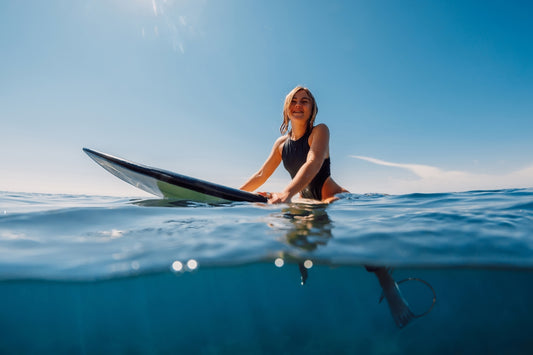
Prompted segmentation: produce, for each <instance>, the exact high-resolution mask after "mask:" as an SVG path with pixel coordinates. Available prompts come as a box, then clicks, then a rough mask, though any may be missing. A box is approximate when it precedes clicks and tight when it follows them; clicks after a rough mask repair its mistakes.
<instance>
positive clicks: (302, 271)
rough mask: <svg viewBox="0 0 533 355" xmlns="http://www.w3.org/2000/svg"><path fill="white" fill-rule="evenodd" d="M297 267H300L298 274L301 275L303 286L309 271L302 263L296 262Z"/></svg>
mask: <svg viewBox="0 0 533 355" xmlns="http://www.w3.org/2000/svg"><path fill="white" fill-rule="evenodd" d="M298 268H299V269H300V275H301V277H302V286H303V285H305V283H306V282H307V277H308V276H309V272H308V271H307V268H306V267H305V266H304V264H303V263H298Z"/></svg>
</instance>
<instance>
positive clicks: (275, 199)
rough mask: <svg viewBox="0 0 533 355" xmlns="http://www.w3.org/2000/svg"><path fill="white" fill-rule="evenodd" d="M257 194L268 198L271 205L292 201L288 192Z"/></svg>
mask: <svg viewBox="0 0 533 355" xmlns="http://www.w3.org/2000/svg"><path fill="white" fill-rule="evenodd" d="M257 194H258V195H261V196H263V197H266V199H267V200H268V203H269V204H276V203H285V202H288V201H290V200H291V198H290V195H289V194H288V193H286V192H274V193H271V192H258V193H257Z"/></svg>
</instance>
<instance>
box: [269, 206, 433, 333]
mask: <svg viewBox="0 0 533 355" xmlns="http://www.w3.org/2000/svg"><path fill="white" fill-rule="evenodd" d="M327 206H328V205H327V204H299V203H295V204H291V205H289V206H288V207H285V208H283V209H282V210H281V213H280V214H274V215H273V217H276V218H282V219H283V220H284V221H289V223H290V224H289V228H288V229H286V231H285V236H284V241H285V242H286V243H287V244H289V245H290V246H292V247H295V248H296V249H299V250H302V251H304V252H305V253H306V254H308V253H309V252H313V251H314V250H317V249H318V248H325V247H327V244H328V242H329V241H330V240H331V239H332V238H333V233H332V230H333V228H334V226H333V222H332V220H331V219H330V217H329V215H328V213H327ZM284 225H287V224H286V223H284ZM280 257H281V258H282V259H283V260H287V261H289V262H293V263H296V264H297V265H298V269H299V271H300V276H301V284H302V285H305V284H306V282H307V280H308V278H309V269H310V268H311V267H312V265H313V262H312V260H311V259H306V258H302V257H299V256H298V255H297V253H282V254H281V255H280ZM362 266H364V267H365V269H366V270H367V271H368V272H370V273H373V274H374V275H375V276H376V278H377V280H378V282H379V284H380V286H381V288H382V290H383V293H382V295H381V298H380V300H379V302H381V301H382V300H383V299H385V300H386V301H387V304H388V306H389V310H390V312H391V316H392V318H393V320H394V322H395V323H396V325H397V326H398V327H399V328H403V327H405V326H406V325H407V324H408V323H409V322H411V321H412V320H413V319H415V318H419V317H422V316H424V315H426V314H428V313H429V312H430V311H431V310H432V309H433V306H434V305H435V302H436V294H435V291H434V290H433V288H432V287H431V285H430V284H429V283H427V282H426V281H424V280H421V279H419V278H416V277H410V278H408V279H405V280H401V281H399V282H396V281H395V280H394V278H393V276H392V269H391V268H388V267H386V266H381V265H372V266H371V265H362ZM408 281H417V282H422V283H423V284H424V285H426V286H427V287H428V288H429V289H430V290H431V292H432V293H433V302H432V304H431V306H430V307H429V309H428V310H427V311H425V312H423V313H421V314H418V315H415V314H414V313H413V311H412V310H411V308H410V307H409V304H408V302H407V300H406V299H405V298H404V297H403V295H402V293H401V291H400V288H399V286H398V285H399V284H400V283H404V282H408Z"/></svg>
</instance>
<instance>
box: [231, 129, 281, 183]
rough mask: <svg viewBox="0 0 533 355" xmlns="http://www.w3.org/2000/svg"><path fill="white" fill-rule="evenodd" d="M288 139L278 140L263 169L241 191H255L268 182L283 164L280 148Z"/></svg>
mask: <svg viewBox="0 0 533 355" xmlns="http://www.w3.org/2000/svg"><path fill="white" fill-rule="evenodd" d="M286 139H287V136H281V137H279V138H278V139H277V140H276V142H275V143H274V146H273V147H272V151H271V152H270V155H269V156H268V158H267V160H266V161H265V163H264V164H263V166H262V167H261V169H259V170H258V171H257V172H256V173H255V174H253V175H252V176H251V177H250V178H249V179H248V181H246V182H245V183H244V185H242V186H241V187H240V189H241V190H244V191H254V190H255V189H257V188H258V187H260V186H261V185H263V184H264V183H265V181H267V179H268V178H269V177H270V176H271V175H272V174H273V173H274V171H275V170H276V168H277V167H278V166H279V164H280V163H281V152H280V147H281V145H283V143H284V142H285V140H286Z"/></svg>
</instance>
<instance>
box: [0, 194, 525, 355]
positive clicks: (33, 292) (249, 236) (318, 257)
mask: <svg viewBox="0 0 533 355" xmlns="http://www.w3.org/2000/svg"><path fill="white" fill-rule="evenodd" d="M376 268H377V269H381V270H383V269H385V270H388V271H389V273H390V274H391V275H392V277H393V278H394V279H395V280H396V282H397V284H398V287H399V289H400V291H401V294H402V296H403V298H404V300H405V302H406V303H407V304H408V307H409V308H410V310H411V311H412V313H413V314H414V315H416V316H420V317H416V318H413V319H411V320H410V321H409V322H408V324H407V325H405V326H402V327H400V326H398V325H397V324H396V322H395V321H394V319H393V317H392V313H391V311H390V308H389V305H388V303H387V299H385V300H382V297H381V296H382V288H381V286H380V283H379V282H378V278H377V273H374V272H373V271H372V270H376ZM380 299H381V302H380ZM532 300H533V189H514V190H499V191H471V192H463V193H440V194H410V195H399V196H394V195H380V194H370V195H354V194H345V195H343V196H342V198H341V199H340V200H339V201H336V202H334V203H333V204H331V205H313V204H308V203H293V204H286V205H266V204H253V203H228V204H221V205H207V204H198V203H191V202H182V201H169V200H151V199H141V198H116V197H101V196H98V197H96V196H75V195H46V194H29V193H11V192H0V353H2V354H4V353H7V354H21V353H32V354H34V353H81V354H94V353H98V354H100V353H113V354H121V353H142V354H144V353H147V354H159V353H198V354H219V353H231V354H235V353H244V354H271V353H276V354H304V353H305V354H309V353H326V354H327V353H330V354H338V353H348V354H353V353H368V354H397V353H409V354H411V353H421V354H424V353H443V354H448V353H498V354H501V353H506V354H508V353H512V354H528V353H531V352H532V351H533V337H532V336H531V334H532V333H533V326H532V319H533V307H532V306H531V304H532ZM422 315H423V316H422Z"/></svg>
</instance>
